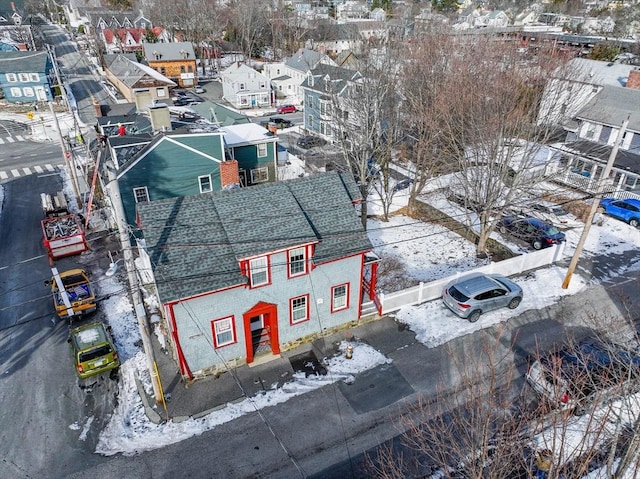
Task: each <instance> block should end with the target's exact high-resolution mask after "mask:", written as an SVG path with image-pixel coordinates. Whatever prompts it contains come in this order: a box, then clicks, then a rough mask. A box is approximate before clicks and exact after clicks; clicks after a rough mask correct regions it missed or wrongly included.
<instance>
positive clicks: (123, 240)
mask: <svg viewBox="0 0 640 479" xmlns="http://www.w3.org/2000/svg"><path fill="white" fill-rule="evenodd" d="M106 168H107V172H108V176H109V182H108V183H107V189H108V190H109V198H110V199H111V203H112V205H113V212H114V215H115V217H116V222H117V224H118V232H119V234H120V244H121V246H122V256H123V258H124V265H125V268H126V269H127V278H128V280H129V289H130V290H131V299H132V302H133V308H134V310H135V314H136V319H137V321H138V329H139V330H140V336H141V337H142V347H143V349H144V354H145V356H146V357H147V365H148V367H149V375H150V376H151V384H152V386H153V394H154V397H155V400H156V403H157V404H164V394H163V392H162V386H161V385H160V378H159V377H158V369H157V367H156V360H155V355H154V353H153V346H152V345H151V336H150V335H149V328H148V325H147V314H146V311H145V309H144V304H143V302H142V295H141V294H140V285H139V284H138V275H137V273H136V267H135V263H134V259H133V253H132V251H131V241H130V240H129V228H128V227H127V224H126V222H125V214H124V207H123V206H122V198H121V196H120V185H119V184H118V179H117V177H116V173H115V165H114V164H113V162H112V161H110V162H108V163H107V164H106Z"/></svg>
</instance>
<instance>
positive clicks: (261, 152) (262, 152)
mask: <svg viewBox="0 0 640 479" xmlns="http://www.w3.org/2000/svg"><path fill="white" fill-rule="evenodd" d="M265 156H267V144H266V143H258V158H264V157H265Z"/></svg>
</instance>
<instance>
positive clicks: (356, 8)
mask: <svg viewBox="0 0 640 479" xmlns="http://www.w3.org/2000/svg"><path fill="white" fill-rule="evenodd" d="M370 13H371V9H370V8H369V5H368V4H367V3H366V2H364V1H358V0H347V1H346V2H344V3H340V4H338V5H336V17H337V19H338V20H343V21H344V20H354V19H364V18H369V14H370Z"/></svg>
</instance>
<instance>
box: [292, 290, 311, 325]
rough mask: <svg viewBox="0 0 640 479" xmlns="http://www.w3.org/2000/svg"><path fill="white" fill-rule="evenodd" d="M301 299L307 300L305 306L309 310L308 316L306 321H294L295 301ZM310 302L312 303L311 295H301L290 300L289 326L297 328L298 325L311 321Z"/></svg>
mask: <svg viewBox="0 0 640 479" xmlns="http://www.w3.org/2000/svg"><path fill="white" fill-rule="evenodd" d="M299 298H306V302H305V305H306V309H307V315H306V317H305V318H304V319H299V320H297V321H294V320H293V301H294V300H295V299H299ZM309 301H310V297H309V293H307V294H301V295H299V296H294V297H293V298H290V299H289V325H290V326H295V325H296V324H301V323H304V322H306V321H309V320H310V319H311V305H310V302H309Z"/></svg>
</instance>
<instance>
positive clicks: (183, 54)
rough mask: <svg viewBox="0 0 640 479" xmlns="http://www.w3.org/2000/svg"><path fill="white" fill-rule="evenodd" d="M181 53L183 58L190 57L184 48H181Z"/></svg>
mask: <svg viewBox="0 0 640 479" xmlns="http://www.w3.org/2000/svg"><path fill="white" fill-rule="evenodd" d="M180 55H181V56H182V58H184V59H185V60H186V59H187V58H189V52H187V51H184V50H180Z"/></svg>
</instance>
